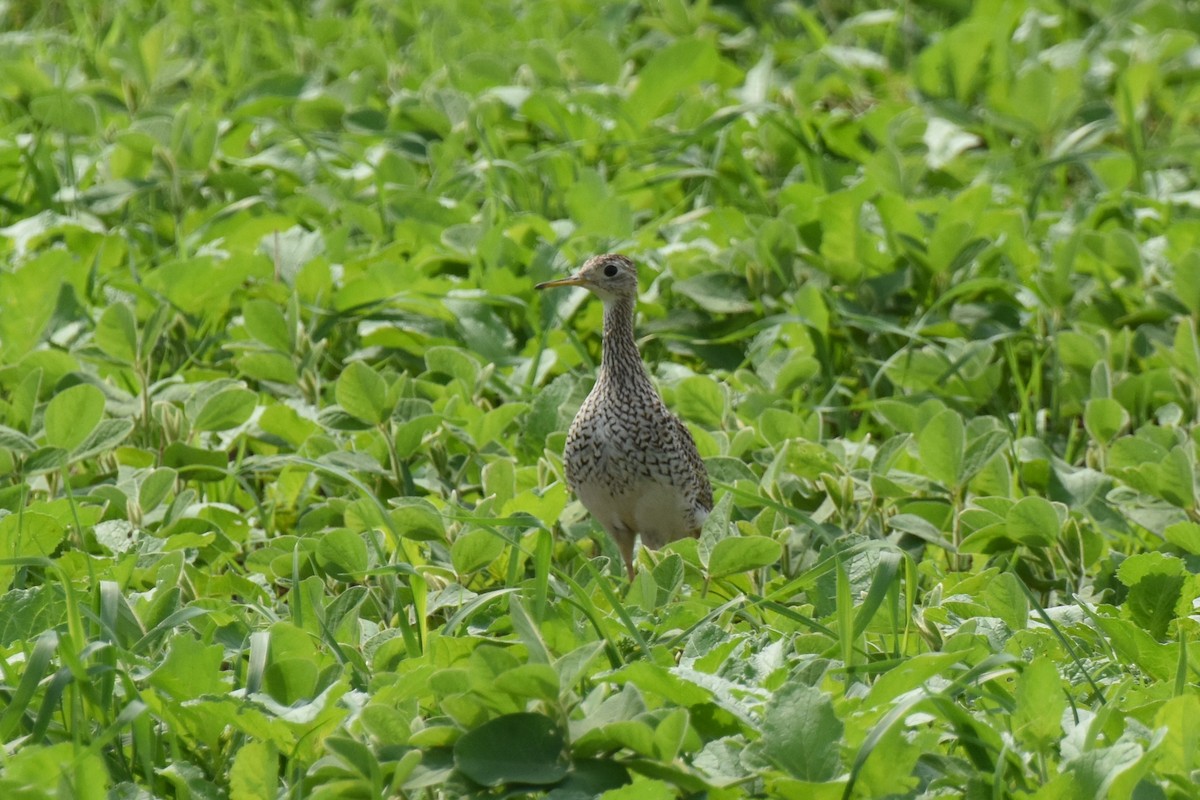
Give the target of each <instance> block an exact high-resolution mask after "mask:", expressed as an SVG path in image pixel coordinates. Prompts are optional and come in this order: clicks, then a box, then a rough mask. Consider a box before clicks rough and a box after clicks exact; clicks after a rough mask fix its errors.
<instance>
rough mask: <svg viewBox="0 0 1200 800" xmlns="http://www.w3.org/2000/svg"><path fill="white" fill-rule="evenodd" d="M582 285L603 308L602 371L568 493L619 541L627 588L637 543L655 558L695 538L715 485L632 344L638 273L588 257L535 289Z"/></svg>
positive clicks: (571, 455) (570, 458)
mask: <svg viewBox="0 0 1200 800" xmlns="http://www.w3.org/2000/svg"><path fill="white" fill-rule="evenodd" d="M559 286H580V287H583V288H584V289H587V290H588V291H590V292H591V293H592V294H593V295H595V296H596V297H598V298H600V301H601V302H602V303H603V304H604V329H603V337H602V340H601V347H600V369H599V371H598V372H597V374H596V383H595V385H594V386H593V387H592V390H591V392H590V393H589V394H588V396H587V399H585V400H584V401H583V405H582V406H580V408H579V411H578V413H577V414H576V415H575V419H574V420H573V421H572V422H571V427H570V429H569V430H568V431H567V444H566V448H565V450H564V451H563V471H564V473H565V476H566V479H567V485H568V486H569V487H570V489H571V491H572V492H573V493H574V494H575V495H576V496H577V497H578V498H579V500H580V502H581V503H582V504H583V506H584V508H586V509H587V510H588V512H589V513H591V515H592V516H593V517H595V518H596V520H597V521H598V522H599V523H600V525H601V527H603V528H604V530H605V531H607V532H608V534H609V536H611V537H612V538H613V541H615V542H616V544H617V548H618V550H620V552H621V557H622V559H624V561H625V569H626V571H627V572H628V574H629V579H630V581H632V580H633V578H634V575H635V573H634V567H633V563H634V562H633V553H634V544H635V541H636V539H637V537H638V536H639V535H640V537H641V542H642V545H643V546H644V547H647V548H650V549H652V550H657V549H658V548H660V547H662V546H664V545H666V544H668V543H669V542H673V541H675V540H677V539H682V538H684V537H687V536H691V537H695V538H698V537H699V536H700V530H701V528H702V527H703V525H704V520H705V518H706V517H707V516H708V513H709V512H710V511H712V507H713V493H712V484H711V483H710V482H709V479H708V472H707V470H706V469H705V467H704V461H703V460H701V458H700V453H699V451H698V450H697V449H696V441H695V439H693V438H692V434H691V431H689V430H688V428H687V426H686V425H684V423H683V421H682V420H681V419H679V417H677V416H675V415H674V414H672V413H671V411H670V410H669V409H668V408H667V406H666V404H665V403H664V402H663V399H662V395H660V394H659V392H658V390H657V389H656V388H655V386H654V384H653V383H652V382H651V380H650V375H649V373H648V372H647V371H646V367H645V365H644V364H643V363H642V357H641V354H640V353H639V352H638V348H637V342H636V340H635V339H634V313H635V310H636V306H637V298H638V274H637V266H636V265H635V264H634V263H633V261H631V260H630V259H628V258H626V257H625V256H623V255H618V254H615V253H606V254H604V255H597V256H593V257H592V258H590V259H588V260H587V261H586V262H585V263H584V265H583V266H582V267H581V268H580V269H579V271H578V272H576V273H575V274H574V275H571V276H570V277H568V278H561V279H559V280H551V281H546V282H544V283H539V284H537V286H536V288H537V289H550V288H554V287H559Z"/></svg>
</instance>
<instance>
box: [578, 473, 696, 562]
mask: <svg viewBox="0 0 1200 800" xmlns="http://www.w3.org/2000/svg"><path fill="white" fill-rule="evenodd" d="M578 488H579V499H580V501H581V502H582V503H583V506H584V508H586V509H587V510H588V511H590V512H591V513H592V515H593V516H594V517H596V519H597V520H599V521H600V524H601V525H603V526H604V528H605V530H607V531H608V532H609V533H610V534H611V535H612V536H613V537H614V538H620V536H621V535H622V534H624V535H627V536H630V537H632V535H633V534H640V535H641V537H642V544H643V545H644V546H646V547H649V548H651V549H658V548H660V547H662V546H663V545H665V544H667V543H668V542H673V541H675V540H676V539H682V538H683V537H685V536H691V535H695V534H696V533H697V532H698V531H699V529H700V526H701V525H703V524H704V518H705V517H706V516H707V512H705V511H704V510H703V509H701V508H698V507H697V506H696V505H695V504H694V503H692V502H690V501H689V500H688V498H687V497H686V496H685V495H684V493H683V492H681V491H680V490H679V489H677V488H675V487H673V486H669V485H667V484H663V483H659V482H657V481H639V482H637V483H635V484H634V485H633V486H632V487H630V488H629V489H628V490H626V491H624V492H621V493H619V494H614V493H613V492H612V491H610V490H609V489H607V488H605V486H604V482H603V481H593V482H586V483H584V484H582V485H580V486H579V487H578Z"/></svg>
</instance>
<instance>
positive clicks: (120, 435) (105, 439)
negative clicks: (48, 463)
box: [71, 419, 133, 461]
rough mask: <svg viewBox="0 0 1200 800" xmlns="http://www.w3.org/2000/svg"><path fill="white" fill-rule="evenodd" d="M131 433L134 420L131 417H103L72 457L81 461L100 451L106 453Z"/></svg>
mask: <svg viewBox="0 0 1200 800" xmlns="http://www.w3.org/2000/svg"><path fill="white" fill-rule="evenodd" d="M131 433H133V420H131V419H102V420H100V424H99V425H97V426H96V428H95V430H93V431H92V432H91V434H90V435H89V436H88V437H87V439H85V440H84V441H82V442H81V443H80V444H79V446H78V447H76V448H75V452H73V453H71V458H73V459H74V460H76V461H81V460H83V459H85V458H91V457H92V456H95V455H99V454H100V453H106V452H108V451H110V450H112V449H114V448H116V447H117V445H119V444H121V442H123V441H125V437H127V436H129V434H131Z"/></svg>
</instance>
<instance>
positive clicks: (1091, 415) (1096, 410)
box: [1083, 397, 1129, 442]
mask: <svg viewBox="0 0 1200 800" xmlns="http://www.w3.org/2000/svg"><path fill="white" fill-rule="evenodd" d="M1083 425H1084V427H1085V428H1086V429H1087V432H1088V433H1090V434H1091V435H1092V436H1093V437H1094V438H1096V439H1099V440H1100V441H1101V442H1110V441H1112V440H1113V439H1114V438H1116V436H1117V435H1118V434H1120V433H1121V431H1123V430H1125V428H1126V427H1127V426H1128V425H1129V412H1128V411H1126V410H1125V406H1123V405H1121V404H1120V403H1119V402H1117V401H1116V400H1113V399H1112V398H1111V397H1093V398H1091V399H1089V400H1088V401H1087V405H1086V406H1085V407H1084V411H1083Z"/></svg>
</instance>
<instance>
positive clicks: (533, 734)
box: [454, 712, 570, 786]
mask: <svg viewBox="0 0 1200 800" xmlns="http://www.w3.org/2000/svg"><path fill="white" fill-rule="evenodd" d="M514 743H519V746H514ZM569 763H570V762H569V760H568V758H567V752H566V739H565V737H564V735H563V731H562V730H561V729H560V728H559V727H558V725H557V724H556V723H555V722H554V720H552V719H550V718H549V717H546V716H543V715H541V714H531V713H525V712H522V713H518V714H507V715H505V716H502V717H497V718H496V719H493V720H490V721H489V722H485V723H484V724H483V725H480V726H479V727H478V728H476V729H474V730H472V731H468V732H467V733H465V734H463V736H462V738H461V739H459V740H458V742H456V743H455V745H454V764H455V766H457V767H458V769H459V770H461V771H462V773H463V774H464V775H466V776H467V777H468V778H470V779H471V780H473V781H475V782H476V783H478V784H482V785H483V786H502V785H504V784H507V783H525V784H533V785H536V786H545V785H548V784H552V783H557V782H558V781H560V780H562V779H563V778H564V777H565V776H566V774H567V770H568V766H569Z"/></svg>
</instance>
